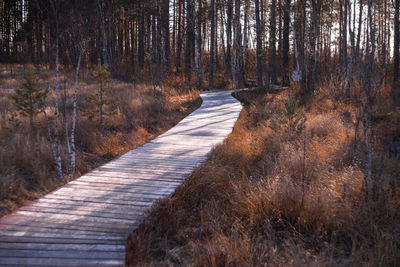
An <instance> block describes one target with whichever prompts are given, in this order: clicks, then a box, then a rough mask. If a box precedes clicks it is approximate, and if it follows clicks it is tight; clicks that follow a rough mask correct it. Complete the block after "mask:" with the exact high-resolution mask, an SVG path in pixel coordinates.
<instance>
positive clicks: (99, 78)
mask: <svg viewBox="0 0 400 267" xmlns="http://www.w3.org/2000/svg"><path fill="white" fill-rule="evenodd" d="M110 77H111V73H110V72H109V71H108V70H107V69H106V68H105V67H104V66H101V65H98V66H97V68H96V69H95V70H94V71H93V79H94V80H95V81H96V82H97V83H99V84H100V86H99V88H98V91H97V93H96V94H88V95H87V96H86V101H87V102H88V103H89V104H90V105H92V106H94V108H93V107H89V108H82V109H81V111H82V114H83V115H84V116H86V117H88V118H89V119H90V120H93V119H95V118H97V121H98V123H99V127H100V128H103V127H104V121H105V119H107V118H109V117H110V116H112V115H115V112H116V111H115V109H114V108H113V107H112V105H113V104H114V103H115V100H114V99H110V98H109V97H108V93H109V84H110Z"/></svg>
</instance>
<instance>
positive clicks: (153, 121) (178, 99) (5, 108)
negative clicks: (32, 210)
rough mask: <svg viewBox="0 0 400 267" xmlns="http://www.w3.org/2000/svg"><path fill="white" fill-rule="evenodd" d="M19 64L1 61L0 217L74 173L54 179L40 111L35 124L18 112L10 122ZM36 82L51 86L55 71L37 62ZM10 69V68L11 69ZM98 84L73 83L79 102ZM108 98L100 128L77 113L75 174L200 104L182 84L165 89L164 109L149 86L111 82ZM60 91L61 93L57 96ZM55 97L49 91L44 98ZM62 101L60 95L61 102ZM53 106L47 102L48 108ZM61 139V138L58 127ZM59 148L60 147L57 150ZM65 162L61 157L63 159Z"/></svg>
mask: <svg viewBox="0 0 400 267" xmlns="http://www.w3.org/2000/svg"><path fill="white" fill-rule="evenodd" d="M23 67H24V66H21V65H15V64H13V65H0V136H1V139H0V216H1V215H4V214H7V213H9V212H11V211H12V210H14V209H15V208H17V207H18V206H20V205H23V204H24V203H26V202H28V201H30V200H33V199H36V198H37V197H39V196H41V195H43V194H45V193H46V192H49V191H51V190H53V189H55V188H56V187H58V186H60V185H62V184H64V183H65V182H67V181H68V180H70V179H72V178H73V177H66V178H65V179H63V180H62V181H59V180H58V179H56V178H55V177H56V174H55V171H54V166H53V163H52V157H51V153H50V149H49V144H48V141H47V138H46V137H47V128H46V123H45V120H44V118H43V115H42V114H39V115H38V116H36V117H35V120H34V124H35V129H34V130H31V129H30V127H29V122H28V121H27V120H26V118H23V117H20V116H19V117H18V119H19V120H20V121H21V125H19V126H18V125H16V124H15V123H13V122H11V121H10V118H11V114H12V113H13V112H14V107H13V104H12V101H11V99H10V96H11V95H12V94H13V89H14V88H16V87H19V86H20V84H21V81H22V79H23ZM40 68H41V69H40V75H39V76H40V85H41V86H44V87H47V86H48V85H52V86H54V84H55V78H54V72H52V71H50V70H48V69H46V67H40ZM11 69H12V72H11ZM65 79H66V80H67V83H66V88H67V99H68V102H67V111H68V113H69V114H70V112H71V110H72V103H71V101H70V100H71V99H72V93H73V92H72V86H73V84H72V83H73V75H72V72H68V71H63V72H62V75H61V81H62V82H61V89H62V90H63V89H64V80H65ZM98 86H99V85H98V84H95V83H93V82H91V83H89V84H88V85H87V84H86V83H85V82H81V83H80V84H79V88H78V105H79V106H80V107H85V106H88V103H87V102H86V101H85V97H86V96H87V95H88V94H94V93H95V92H96V90H97V89H98ZM110 87H111V89H110V96H109V97H110V98H113V99H115V100H116V103H115V104H114V105H115V107H114V108H115V109H116V110H117V112H116V114H115V115H113V116H112V117H111V118H109V119H108V120H106V123H105V127H104V128H103V129H101V128H99V127H98V123H97V121H90V120H88V119H87V118H86V117H84V116H79V118H78V122H77V128H76V141H77V149H78V152H77V160H76V163H77V174H76V175H75V177H76V176H79V175H80V174H83V173H85V172H87V171H90V170H91V169H93V168H95V167H97V166H99V165H100V164H103V163H105V162H106V161H108V160H110V159H112V158H114V157H116V156H119V155H121V154H123V153H125V152H127V151H128V150H130V149H132V148H135V147H137V146H139V145H142V144H143V143H145V142H146V141H148V140H149V139H151V138H154V137H155V136H156V135H158V134H160V133H162V132H164V131H166V130H167V129H169V128H170V127H172V126H173V125H175V124H176V123H177V122H179V121H180V120H181V119H182V118H184V117H185V116H186V115H187V114H189V113H190V112H191V111H193V110H194V109H195V108H197V107H198V106H199V105H200V98H199V91H196V90H190V91H189V90H184V89H182V88H179V89H174V88H173V87H168V88H167V89H166V96H165V105H164V109H163V110H162V111H160V110H159V109H158V108H157V107H156V106H155V105H154V98H153V91H152V87H151V86H148V85H145V84H133V83H125V82H120V81H116V80H114V81H112V83H111V84H110ZM62 95H63V93H62V94H61V96H62ZM53 99H54V92H53V91H52V90H51V93H50V96H49V98H48V103H49V104H51V103H52V102H53ZM60 102H61V103H62V100H61V101H60ZM53 112H54V110H53V108H52V107H51V106H50V105H49V107H48V108H47V113H48V114H49V115H50V116H51V115H52V114H53ZM60 132H61V133H62V135H61V139H62V140H63V139H64V136H63V130H62V129H61V128H60ZM63 149H64V147H62V150H63ZM63 163H64V158H63Z"/></svg>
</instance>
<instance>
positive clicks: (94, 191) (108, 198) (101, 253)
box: [0, 91, 242, 266]
mask: <svg viewBox="0 0 400 267" xmlns="http://www.w3.org/2000/svg"><path fill="white" fill-rule="evenodd" d="M201 97H202V99H203V104H202V106H201V107H200V108H199V109H197V110H196V111H194V112H193V113H192V114H190V115H189V116H188V117H186V118H185V119H183V120H182V121H181V122H180V123H179V124H178V125H176V126H175V127H174V128H172V129H170V130H169V131H168V132H166V133H165V134H163V135H160V136H159V137H157V138H155V139H153V140H151V141H150V142H148V143H146V144H144V145H142V146H140V147H138V148H136V149H134V150H131V151H129V152H128V153H126V154H125V155H123V156H121V157H119V158H117V159H115V160H113V161H111V162H109V163H107V164H105V165H103V166H101V167H99V168H97V169H95V170H93V171H91V172H89V173H87V174H85V175H83V176H81V177H80V178H78V179H76V180H75V181H72V182H70V183H68V184H67V185H65V186H63V187H62V188H59V189H57V190H55V191H54V192H52V193H50V194H47V195H46V196H44V197H42V198H41V199H38V200H37V201H34V202H32V203H30V204H28V205H26V206H24V207H22V208H20V209H19V210H17V211H16V212H14V213H12V214H10V215H7V216H4V217H3V218H1V219H0V266H3V265H4V266H29V265H31V266H123V265H124V263H125V244H126V238H127V236H128V235H129V233H131V232H132V231H133V230H134V229H135V228H136V227H137V226H138V225H139V224H140V222H141V221H142V220H143V218H144V214H145V212H146V210H147V209H148V208H149V207H151V206H152V205H153V203H155V202H156V201H157V200H159V199H161V198H164V197H166V196H169V195H170V194H171V193H173V192H174V190H175V189H176V187H178V186H179V185H180V184H181V183H183V182H184V180H185V178H186V177H188V176H189V175H190V173H191V172H192V171H193V169H194V168H196V167H197V166H199V165H200V164H201V163H202V162H204V160H206V159H207V154H208V153H209V152H210V151H211V149H212V148H213V147H214V146H216V145H217V144H219V143H221V142H222V141H223V140H224V138H225V137H226V136H227V135H228V134H229V133H230V132H231V131H232V128H233V126H234V123H235V122H236V120H237V118H238V116H239V113H240V111H241V108H242V107H241V105H240V103H239V102H238V101H237V100H236V99H234V98H233V97H232V96H231V92H230V91H211V92H205V93H202V94H201Z"/></svg>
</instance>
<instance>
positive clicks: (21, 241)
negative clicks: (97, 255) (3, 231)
mask: <svg viewBox="0 0 400 267" xmlns="http://www.w3.org/2000/svg"><path fill="white" fill-rule="evenodd" d="M125 244H126V240H99V239H72V238H66V239H62V238H44V237H31V236H24V237H7V236H3V237H1V240H0V249H40V250H73V249H76V250H84V251H124V250H125Z"/></svg>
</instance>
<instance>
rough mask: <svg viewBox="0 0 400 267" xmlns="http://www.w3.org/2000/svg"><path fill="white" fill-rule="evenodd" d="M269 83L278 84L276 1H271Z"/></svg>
mask: <svg viewBox="0 0 400 267" xmlns="http://www.w3.org/2000/svg"><path fill="white" fill-rule="evenodd" d="M268 65H269V82H270V83H272V84H273V83H275V82H276V72H275V70H276V0H272V1H271V12H270V22H269V62H268Z"/></svg>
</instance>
